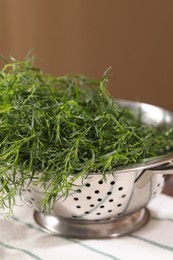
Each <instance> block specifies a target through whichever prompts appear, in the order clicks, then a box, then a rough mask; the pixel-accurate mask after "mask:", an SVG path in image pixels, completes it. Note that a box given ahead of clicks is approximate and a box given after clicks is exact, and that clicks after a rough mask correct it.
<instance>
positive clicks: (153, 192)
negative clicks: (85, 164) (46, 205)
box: [21, 100, 173, 238]
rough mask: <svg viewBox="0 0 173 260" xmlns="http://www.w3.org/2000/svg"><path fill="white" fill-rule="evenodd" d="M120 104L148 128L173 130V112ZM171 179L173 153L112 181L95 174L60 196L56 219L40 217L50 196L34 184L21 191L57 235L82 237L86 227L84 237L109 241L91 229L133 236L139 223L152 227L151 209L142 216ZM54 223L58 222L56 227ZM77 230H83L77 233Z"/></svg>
mask: <svg viewBox="0 0 173 260" xmlns="http://www.w3.org/2000/svg"><path fill="white" fill-rule="evenodd" d="M118 102H120V103H121V105H122V106H126V107H128V108H130V109H131V110H132V111H133V112H134V113H139V111H140V113H141V114H142V120H143V122H145V123H148V124H151V123H152V124H155V125H157V126H159V125H160V124H161V125H163V124H167V123H169V124H172V125H173V114H172V113H170V112H169V111H166V110H163V109H161V108H158V107H155V106H152V105H148V104H143V103H138V102H132V101H125V100H121V101H118ZM166 174H173V153H170V154H167V155H163V156H160V157H156V158H150V160H148V161H147V162H145V163H141V164H134V165H131V166H127V167H117V168H116V170H115V171H114V172H113V173H111V174H109V173H107V174H106V181H105V180H103V179H102V175H101V174H99V173H90V174H89V175H88V176H85V177H84V178H79V179H77V180H76V181H75V182H74V185H75V186H74V187H76V188H75V189H74V190H73V191H71V192H69V194H68V196H67V197H66V198H64V197H62V194H60V193H59V194H58V195H59V199H58V200H57V201H56V202H55V204H54V205H53V208H52V211H51V213H49V214H51V216H50V215H46V214H45V215H44V214H41V213H38V212H41V207H42V198H43V195H44V190H43V189H42V188H38V187H34V186H32V185H30V186H29V187H28V185H27V183H26V186H25V187H24V188H23V189H22V190H21V196H22V198H23V199H24V200H25V203H26V204H27V205H29V206H30V207H32V208H34V209H35V210H36V211H37V212H35V220H36V222H37V223H39V224H40V225H41V226H45V228H46V229H47V230H51V231H52V232H53V233H54V234H55V233H56V234H57V235H60V234H61V232H62V235H66V236H68V235H69V236H73V235H74V236H76V237H77V234H78V233H79V232H78V231H79V230H80V229H81V228H82V229H83V230H85V232H84V237H91V238H92V236H96V237H99V236H100V237H103V235H101V233H99V232H98V231H96V232H97V233H92V235H90V234H91V233H90V230H93V226H95V228H94V230H95V229H96V230H98V229H99V228H101V227H103V223H104V227H105V228H104V229H105V231H104V236H111V235H110V234H114V235H115V234H124V233H125V232H130V231H132V230H134V229H135V228H136V226H138V225H137V223H140V224H139V226H140V225H142V224H141V223H145V222H146V218H148V213H146V211H147V210H146V209H145V214H144V213H143V214H142V213H140V214H139V213H138V214H137V213H136V212H143V211H144V210H143V211H141V208H145V207H146V205H147V204H148V202H149V201H150V200H151V199H153V198H154V197H156V196H157V195H159V194H160V193H161V192H162V190H163V187H164V177H165V175H166ZM69 179H70V177H69ZM47 213H48V212H47ZM134 214H135V215H134ZM139 215H140V217H139ZM131 216H133V217H131ZM134 216H136V217H135V218H134ZM126 217H127V218H128V219H130V224H127V225H125V223H126V222H125V219H126ZM138 217H139V219H140V221H139V220H138ZM123 218H124V219H123ZM51 219H52V221H54V222H51ZM132 220H134V222H133V221H132ZM93 222H94V223H93ZM52 223H55V225H54V224H52ZM110 223H112V224H110ZM116 223H117V224H116ZM81 226H82V227H81ZM120 227H121V229H122V230H120ZM129 227H130V228H129ZM75 229H78V231H76V233H75ZM111 229H113V230H112V231H111ZM117 229H118V230H119V231H117ZM125 229H127V230H126V231H125ZM65 230H66V231H65ZM87 231H88V232H89V235H87V234H88V233H87Z"/></svg>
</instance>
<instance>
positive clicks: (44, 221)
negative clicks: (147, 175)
mask: <svg viewBox="0 0 173 260" xmlns="http://www.w3.org/2000/svg"><path fill="white" fill-rule="evenodd" d="M149 218H150V212H149V210H148V209H147V208H142V209H140V210H139V211H137V212H134V213H132V214H129V215H127V216H124V217H121V218H119V219H116V220H115V219H114V220H110V221H102V222H93V221H92V222H91V221H87V222H86V221H85V222H83V221H74V220H70V219H64V218H63V219H62V218H57V217H55V216H53V215H47V214H43V213H41V212H39V211H34V220H35V222H36V223H37V224H38V225H39V226H40V227H41V228H42V229H43V230H44V231H46V232H48V233H49V234H51V235H57V236H65V237H73V238H80V239H95V238H111V237H119V236H122V235H126V234H128V233H131V232H133V231H135V230H137V229H139V228H141V227H142V226H143V225H144V224H146V223H147V222H148V220H149Z"/></svg>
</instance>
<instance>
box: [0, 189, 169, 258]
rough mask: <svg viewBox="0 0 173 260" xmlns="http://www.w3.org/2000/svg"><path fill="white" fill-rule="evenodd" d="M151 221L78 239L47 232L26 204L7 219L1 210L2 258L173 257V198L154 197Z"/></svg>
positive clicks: (151, 207) (0, 238)
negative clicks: (112, 234) (117, 233)
mask: <svg viewBox="0 0 173 260" xmlns="http://www.w3.org/2000/svg"><path fill="white" fill-rule="evenodd" d="M148 209H149V210H150V213H151V218H150V220H149V222H148V223H147V224H146V225H145V226H143V227H142V228H140V229H139V230H138V231H136V232H134V233H131V234H129V235H126V236H123V237H119V238H111V239H97V240H96V239H90V240H79V239H72V238H63V237H57V236H52V235H50V234H47V233H45V232H44V231H43V230H42V229H41V228H40V227H39V226H38V225H37V224H36V223H35V222H34V219H33V210H32V209H31V208H29V207H27V206H22V207H15V208H14V215H13V216H11V217H10V218H9V219H8V220H6V219H4V212H3V211H2V210H1V212H0V259H1V260H11V259H13V260H32V259H37V260H67V259H69V260H88V259H95V260H109V259H125V260H126V259H127V260H135V259H136V260H139V259H140V260H142V259H144V260H146V259H147V260H150V259H152V260H154V259H157V260H163V259H165V260H169V259H170V260H172V259H173V197H170V196H168V195H165V194H161V195H159V196H158V197H157V198H155V199H153V200H152V201H151V202H150V203H149V205H148Z"/></svg>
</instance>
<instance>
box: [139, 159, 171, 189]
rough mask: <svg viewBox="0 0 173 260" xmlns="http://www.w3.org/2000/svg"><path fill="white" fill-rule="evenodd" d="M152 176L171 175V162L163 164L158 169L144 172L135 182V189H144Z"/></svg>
mask: <svg viewBox="0 0 173 260" xmlns="http://www.w3.org/2000/svg"><path fill="white" fill-rule="evenodd" d="M154 174H164V175H170V174H173V160H170V161H169V162H166V163H163V164H161V165H159V166H158V167H154V168H151V169H147V170H144V171H143V172H142V173H141V174H140V175H139V176H138V178H137V179H136V180H135V184H136V187H137V188H139V189H141V188H143V187H145V186H146V184H147V183H148V182H149V181H150V179H151V178H152V177H153V175H154Z"/></svg>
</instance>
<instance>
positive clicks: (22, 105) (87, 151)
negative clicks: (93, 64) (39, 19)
mask: <svg viewBox="0 0 173 260" xmlns="http://www.w3.org/2000/svg"><path fill="white" fill-rule="evenodd" d="M172 139H173V128H170V127H169V128H164V129H159V128H157V127H154V126H152V125H146V124H144V123H142V121H141V120H140V117H138V118H136V117H135V116H134V115H133V114H132V112H131V111H129V110H128V109H125V108H122V107H120V106H119V105H118V104H117V103H116V102H115V100H114V98H113V97H112V96H111V95H110V93H109V92H108V90H107V78H106V77H105V76H104V77H103V78H102V79H100V80H95V79H91V78H89V77H86V76H83V75H74V74H69V75H64V76H61V77H56V76H52V75H47V74H45V73H43V72H42V71H41V70H40V69H38V68H36V67H34V59H33V58H27V59H26V60H24V61H14V62H12V63H8V64H6V65H5V66H4V68H3V69H2V70H1V71H0V161H1V164H0V195H1V196H0V207H9V208H10V209H11V208H12V206H13V205H14V204H15V196H16V194H17V192H18V190H19V189H20V188H22V187H23V185H24V183H25V182H27V183H28V184H30V183H31V182H32V184H34V185H36V186H37V185H38V186H41V187H43V189H44V190H45V192H44V200H43V210H44V209H46V208H49V207H50V205H52V201H55V200H56V199H57V197H58V193H59V192H63V194H64V196H67V195H68V192H69V191H70V190H71V189H73V183H74V181H75V180H76V179H77V178H79V177H81V176H85V175H88V174H90V173H93V172H100V173H101V174H102V176H104V174H105V172H108V171H110V172H112V171H113V170H114V169H115V168H116V167H117V166H122V165H130V164H133V163H137V162H140V161H141V160H143V159H145V158H150V157H153V156H158V155H162V154H166V153H168V152H170V151H172V150H173V142H172ZM69 176H70V177H71V178H70V179H69Z"/></svg>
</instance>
